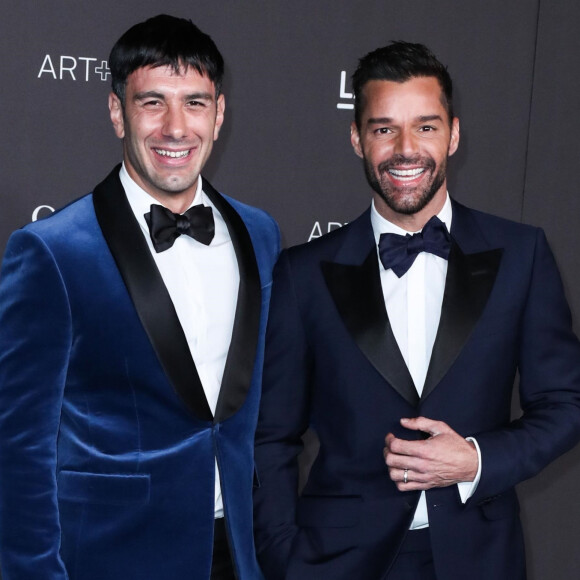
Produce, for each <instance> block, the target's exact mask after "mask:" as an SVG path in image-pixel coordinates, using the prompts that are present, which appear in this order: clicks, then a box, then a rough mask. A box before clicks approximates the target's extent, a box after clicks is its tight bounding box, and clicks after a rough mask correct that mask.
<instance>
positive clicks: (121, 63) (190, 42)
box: [109, 14, 224, 105]
mask: <svg viewBox="0 0 580 580" xmlns="http://www.w3.org/2000/svg"><path fill="white" fill-rule="evenodd" d="M147 66H150V67H159V66H170V67H172V68H173V70H174V71H175V72H176V74H179V73H180V72H181V71H182V70H183V68H184V67H185V68H188V67H192V68H193V69H195V70H196V71H197V72H198V73H199V74H201V75H206V76H207V77H208V78H209V80H210V81H212V82H213V85H214V87H215V91H216V97H217V96H218V95H219V94H220V91H221V85H222V79H223V75H224V60H223V58H222V55H221V54H220V52H219V50H218V49H217V46H216V45H215V43H214V41H213V40H212V39H211V37H210V36H208V35H207V34H205V33H204V32H202V31H201V30H200V29H199V28H198V27H197V26H196V25H195V24H193V22H192V21H191V20H186V19H185V18H176V17H175V16H168V15H166V14H160V15H159V16H154V17H153V18H149V19H148V20H145V21H144V22H140V23H139V24H135V26H133V27H131V28H129V30H127V32H125V34H123V36H121V38H119V40H117V42H116V43H115V46H113V49H112V50H111V54H110V56H109V68H110V70H111V76H112V88H113V92H114V93H115V94H116V95H117V97H119V99H120V100H121V103H122V104H123V105H124V104H125V87H126V84H127V77H128V76H129V75H130V74H131V73H132V72H134V71H136V70H137V69H139V68H142V67H147Z"/></svg>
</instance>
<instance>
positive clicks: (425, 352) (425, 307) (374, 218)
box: [371, 195, 481, 529]
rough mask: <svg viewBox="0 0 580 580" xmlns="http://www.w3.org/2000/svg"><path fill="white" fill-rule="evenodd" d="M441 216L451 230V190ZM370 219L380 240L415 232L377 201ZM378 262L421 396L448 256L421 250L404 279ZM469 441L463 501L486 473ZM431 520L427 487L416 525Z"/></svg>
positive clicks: (397, 332)
mask: <svg viewBox="0 0 580 580" xmlns="http://www.w3.org/2000/svg"><path fill="white" fill-rule="evenodd" d="M437 217H438V218H439V219H440V220H441V221H442V222H443V223H444V224H445V225H446V226H447V230H448V231H451V219H452V208H451V200H450V199H449V195H447V198H446V201H445V204H444V205H443V208H442V209H441V211H440V212H439V214H438V215H437ZM371 223H372V227H373V232H374V235H375V240H376V243H377V244H378V242H379V238H380V235H381V234H386V233H393V234H399V235H402V236H404V235H406V234H408V233H415V232H407V231H405V230H403V229H402V228H400V227H399V226H397V225H395V224H393V223H391V222H389V221H388V220H386V219H385V218H383V217H382V216H381V215H380V214H379V212H378V211H377V210H376V208H375V204H374V201H373V204H372V207H371ZM378 255H379V254H378V245H377V256H378ZM379 266H380V275H381V286H382V289H383V296H384V299H385V306H386V309H387V315H388V317H389V322H390V324H391V328H392V330H393V334H394V335H395V339H396V340H397V344H398V346H399V349H400V351H401V354H402V355H403V358H404V360H405V363H406V364H407V368H408V369H409V373H410V374H411V377H412V379H413V383H414V384H415V388H416V389H417V393H418V394H419V396H421V393H422V392H423V386H424V384H425V377H426V376H427V369H428V367H429V361H430V360H431V352H432V350H433V344H434V342H435V336H436V334H437V329H438V328H439V319H440V318H441V305H442V303H443V292H444V290H445V277H446V276H447V260H444V259H443V258H440V257H439V256H435V255H433V254H429V253H427V252H421V253H420V254H418V255H417V257H416V259H415V261H414V262H413V265H412V266H411V267H410V268H409V270H408V271H407V272H406V273H405V274H404V275H403V276H401V278H398V277H397V275H396V274H395V273H394V272H393V271H392V270H391V269H389V270H385V268H384V267H383V265H382V263H381V261H380V257H379ZM469 440H470V441H473V442H474V444H475V447H476V449H477V453H478V457H479V468H478V473H477V476H476V478H475V480H474V481H473V482H466V483H459V484H458V488H459V493H460V497H461V501H462V502H464V503H465V502H466V501H467V500H468V499H469V497H471V495H473V492H474V491H475V488H476V487H477V483H478V482H479V478H480V474H481V457H480V452H479V447H478V445H477V442H476V441H475V440H474V439H472V438H469ZM428 525H429V518H428V514H427V502H426V497H425V492H422V493H421V497H420V499H419V503H418V505H417V509H416V510H415V516H414V518H413V522H412V523H411V529H418V528H423V527H426V526H428Z"/></svg>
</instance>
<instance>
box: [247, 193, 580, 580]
mask: <svg viewBox="0 0 580 580" xmlns="http://www.w3.org/2000/svg"><path fill="white" fill-rule="evenodd" d="M451 234H452V237H453V247H452V251H451V255H450V258H449V264H448V272H447V278H446V285H445V293H444V298H443V305H442V313H441V320H440V324H439V329H438V334H437V337H436V341H435V345H434V348H433V353H432V357H431V361H430V366H429V369H428V374H427V378H426V382H425V386H424V390H423V393H422V396H421V397H420V398H419V397H418V395H417V392H416V389H415V387H414V385H413V381H412V379H411V376H410V374H409V371H408V369H407V367H406V365H405V362H404V360H403V357H402V355H401V353H400V351H399V349H398V346H397V343H396V340H395V338H394V335H393V333H392V330H391V328H390V325H389V320H388V316H387V313H386V309H385V305H384V299H383V294H382V290H381V283H380V275H379V263H378V259H377V253H376V246H375V241H374V236H373V232H372V227H371V222H370V214H369V212H368V211H367V212H366V213H365V214H363V215H362V216H361V217H360V218H358V219H357V220H355V221H354V222H352V223H351V224H349V225H347V226H345V227H344V228H342V229H340V230H337V231H335V232H333V233H331V234H329V235H327V236H323V237H322V238H320V239H318V240H315V241H313V242H310V243H309V244H307V245H303V246H298V247H295V248H292V249H290V250H288V251H284V252H283V253H282V254H281V256H280V259H279V261H278V264H277V266H276V269H275V271H274V284H273V292H272V301H271V307H270V318H269V323H268V331H267V338H266V355H265V365H264V379H263V392H262V402H261V409H260V416H259V420H258V429H257V432H256V466H257V474H258V478H259V481H260V487H258V488H257V489H255V490H254V501H255V513H254V517H255V535H256V550H257V553H258V560H259V561H260V563H261V565H262V569H263V571H264V575H265V577H266V579H267V580H274V579H282V578H284V579H291V580H320V579H321V578H325V579H332V580H343V579H344V580H346V579H349V580H351V579H353V578H357V579H361V580H379V579H382V578H385V577H386V575H387V573H388V570H389V567H390V565H391V564H392V562H393V560H394V558H395V556H396V554H397V551H398V549H399V546H400V545H401V542H402V541H403V539H404V536H405V534H406V533H407V530H408V528H409V525H410V523H411V520H412V518H413V514H414V511H415V507H416V504H417V501H418V499H419V492H406V493H405V492H400V491H398V490H397V488H396V487H395V484H394V483H393V482H392V481H391V480H390V478H389V475H388V471H387V467H386V465H385V462H384V459H383V447H384V438H385V435H386V434H387V433H389V432H393V433H395V434H396V435H397V436H399V437H403V438H406V439H409V438H413V432H410V431H406V430H404V429H403V428H402V427H401V426H400V424H399V419H400V418H401V417H412V416H419V415H423V416H426V417H429V418H431V419H436V420H441V421H445V422H447V423H448V424H449V425H450V426H451V427H452V428H453V429H455V430H456V431H457V432H459V433H460V434H461V435H463V436H470V435H471V436H475V437H476V438H477V441H478V443H479V446H480V448H481V453H482V468H483V469H482V475H481V481H480V483H479V485H478V487H477V490H476V492H475V494H474V495H473V496H472V497H471V498H470V499H469V500H468V501H467V503H466V504H462V503H461V501H460V497H459V493H458V490H457V486H451V487H446V488H440V489H432V490H430V491H427V505H428V513H429V523H430V534H431V541H432V547H433V553H434V563H435V568H436V572H437V578H438V580H468V579H469V580H490V579H492V578H493V579H494V580H520V579H522V578H524V577H525V558H524V550H523V541H522V533H521V526H520V523H519V518H518V511H519V508H518V502H517V498H516V494H515V491H514V486H515V485H516V484H517V483H519V482H521V481H523V480H524V479H526V478H529V477H531V476H533V475H534V474H535V473H537V472H538V471H539V470H541V469H542V468H543V467H544V466H545V465H546V464H547V463H549V462H550V461H552V460H553V459H554V458H556V457H557V456H558V455H560V454H561V453H563V452H565V451H566V450H568V449H570V448H571V447H572V446H573V445H574V444H575V443H576V441H577V440H578V439H579V438H580V346H579V343H578V340H577V338H576V337H575V336H574V334H573V331H572V329H571V319H570V312H569V309H568V306H567V303H566V300H565V297H564V292H563V289H562V284H561V281H560V276H559V274H558V271H557V268H556V265H555V262H554V259H553V256H552V254H551V252H550V250H549V248H548V245H547V242H546V240H545V237H544V234H543V232H542V231H541V230H539V229H536V228H532V227H530V226H525V225H521V224H517V223H513V222H509V221H507V220H503V219H500V218H497V217H493V216H490V215H486V214H483V213H480V212H476V211H472V210H470V209H467V208H465V207H464V206H461V205H460V204H458V203H454V204H453V222H452V231H451ZM518 371H519V375H520V382H519V392H520V398H521V407H522V409H523V415H522V416H521V418H519V419H517V420H514V421H511V420H510V402H511V397H512V389H513V383H514V378H515V376H516V373H517V372H518ZM309 426H311V427H313V428H314V430H315V431H316V433H317V435H318V438H319V439H320V451H319V454H318V456H317V458H316V461H315V462H314V465H313V467H312V470H311V472H310V475H309V478H308V481H307V483H306V486H305V488H304V490H303V493H302V495H301V496H300V497H297V491H296V490H297V480H298V474H297V462H296V455H297V453H298V452H299V451H300V450H301V448H302V444H301V435H302V434H303V433H304V431H305V430H306V428H307V427H309Z"/></svg>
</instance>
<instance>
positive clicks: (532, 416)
mask: <svg viewBox="0 0 580 580" xmlns="http://www.w3.org/2000/svg"><path fill="white" fill-rule="evenodd" d="M518 358H519V360H518V370H519V374H520V383H519V393H520V405H521V408H522V411H523V414H522V416H521V417H520V418H519V419H517V420H515V421H512V422H511V423H510V424H509V426H507V427H506V428H504V429H499V430H494V431H490V432H484V433H479V434H476V435H475V436H476V438H477V441H478V443H479V446H480V449H481V454H482V474H481V480H480V482H479V485H478V487H477V490H476V492H475V494H474V495H473V496H472V498H471V500H470V501H471V502H475V503H480V502H482V501H483V502H485V501H488V500H489V499H493V498H494V497H495V496H497V495H499V494H501V493H503V492H505V491H506V490H508V489H510V488H512V487H513V486H515V485H516V484H518V483H520V482H521V481H524V480H525V479H528V478H530V477H532V476H533V475H535V474H536V473H538V472H539V471H540V470H541V469H543V468H544V467H545V466H546V465H548V463H550V462H551V461H553V460H554V459H556V458H557V457H558V456H559V455H561V454H562V453H564V452H566V451H568V450H569V449H571V448H572V447H573V446H574V445H575V444H576V442H577V441H578V440H579V439H580V343H579V342H578V338H577V337H576V336H575V334H574V332H573V329H572V318H571V314H570V309H569V307H568V303H567V301H566V298H565V295H564V289H563V286H562V282H561V278H560V274H559V272H558V269H557V266H556V262H555V260H554V257H553V255H552V252H551V251H550V248H549V246H548V243H547V240H546V238H545V235H544V233H543V232H542V231H541V230H538V233H537V236H536V243H535V250H534V260H533V268H532V274H531V277H530V283H529V286H528V295H527V299H526V303H525V307H524V312H523V317H522V320H521V326H520V335H519V357H518Z"/></svg>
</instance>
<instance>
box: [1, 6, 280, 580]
mask: <svg viewBox="0 0 580 580" xmlns="http://www.w3.org/2000/svg"><path fill="white" fill-rule="evenodd" d="M109 65H110V68H111V72H112V78H113V92H112V93H111V95H110V97H109V109H110V116H111V121H112V123H113V127H114V130H115V132H116V134H117V136H118V137H119V138H120V139H122V143H123V164H122V166H118V167H116V168H115V169H114V170H113V171H112V172H111V173H110V175H109V176H108V177H107V178H106V179H105V180H104V181H103V182H102V183H100V184H99V185H98V186H97V187H96V188H95V189H94V191H93V192H92V193H91V194H89V195H87V196H85V197H82V198H80V199H79V200H78V201H75V202H73V203H71V204H70V205H68V206H67V207H65V208H64V209H62V210H61V211H59V212H57V213H56V214H54V215H53V216H51V217H50V218H48V219H45V220H42V221H40V222H36V223H34V224H30V225H28V226H26V227H24V228H23V229H21V230H19V231H17V232H15V233H14V234H13V235H12V237H11V238H10V241H9V243H8V247H7V249H6V254H5V258H4V263H3V267H2V275H1V282H0V328H1V329H2V331H1V333H0V568H1V571H2V578H3V580H23V579H26V580H65V579H68V580H104V579H108V580H121V579H126V580H129V579H135V580H136V579H145V578H147V579H161V578H168V579H171V580H208V579H210V578H211V579H213V580H233V579H234V578H236V579H240V580H258V579H260V578H262V574H261V572H260V570H259V567H258V565H257V562H256V556H255V550H254V545H253V535H252V487H253V483H254V456H253V440H254V429H255V425H256V420H257V413H258V401H259V396H260V388H261V373H262V371H261V369H262V362H263V344H264V332H265V320H266V311H267V307H268V302H269V292H270V284H271V269H272V267H273V264H274V262H275V260H276V258H277V255H278V250H279V232H278V228H277V226H276V224H275V223H274V221H273V220H272V218H270V217H269V216H268V215H267V214H265V213H264V212H263V211H261V210H258V209H255V208H252V207H249V206H247V205H244V204H242V203H240V202H238V201H235V200H233V199H231V198H229V197H226V196H224V195H222V194H220V193H218V192H217V191H216V190H215V189H214V188H213V187H212V186H211V185H210V184H209V183H208V182H207V181H206V180H205V179H204V178H203V177H201V175H200V172H201V170H202V168H203V167H204V165H205V163H206V161H207V159H208V157H209V155H210V153H211V150H212V146H213V142H214V141H215V140H216V139H217V137H218V134H219V131H220V128H221V125H222V123H223V120H224V108H225V103H224V96H223V94H222V92H221V81H222V76H223V60H222V57H221V55H220V53H219V51H218V49H217V48H216V46H215V44H214V43H213V41H212V40H211V38H210V37H209V36H207V35H206V34H204V33H203V32H201V31H200V30H199V29H198V28H197V27H196V26H195V25H194V24H193V23H192V22H191V21H189V20H184V19H178V18H174V17H170V16H164V15H162V16H158V17H155V18H152V19H149V20H147V21H145V22H143V23H140V24H137V25H135V26H134V27H132V28H131V29H130V30H128V31H127V32H126V33H125V34H124V35H123V36H122V37H121V38H120V39H119V41H118V42H117V43H116V45H115V46H114V48H113V50H112V52H111V56H110V59H109Z"/></svg>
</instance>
